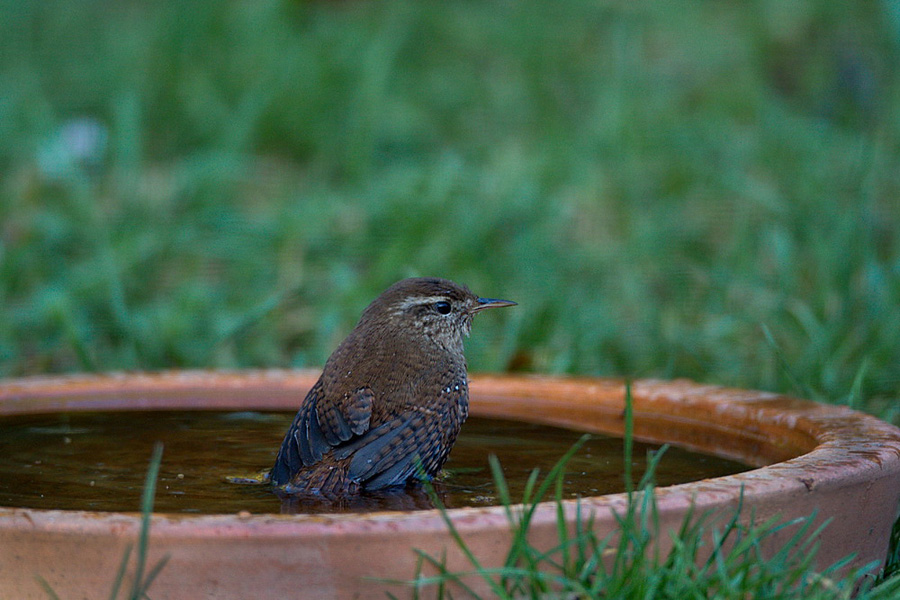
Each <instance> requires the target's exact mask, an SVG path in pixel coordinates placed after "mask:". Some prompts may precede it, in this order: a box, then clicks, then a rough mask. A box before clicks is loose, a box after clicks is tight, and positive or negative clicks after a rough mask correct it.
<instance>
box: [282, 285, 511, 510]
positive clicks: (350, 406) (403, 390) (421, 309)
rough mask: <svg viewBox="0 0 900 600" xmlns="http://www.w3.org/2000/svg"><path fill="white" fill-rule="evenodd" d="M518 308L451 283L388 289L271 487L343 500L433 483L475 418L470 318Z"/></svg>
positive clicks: (338, 358)
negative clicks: (466, 346) (467, 341)
mask: <svg viewBox="0 0 900 600" xmlns="http://www.w3.org/2000/svg"><path fill="white" fill-rule="evenodd" d="M514 304H515V302H510V301H508V300H496V299H492V298H479V297H478V296H476V295H475V294H473V293H472V292H470V291H469V289H468V288H467V287H466V286H464V285H459V284H457V283H453V282H452V281H448V280H446V279H437V278H413V279H404V280H402V281H398V282H397V283H395V284H394V285H392V286H391V287H389V288H388V289H387V290H385V291H384V292H383V293H382V294H381V295H380V296H378V298H376V299H375V300H374V301H373V302H372V303H371V304H370V305H369V306H368V307H367V308H366V309H365V310H364V311H363V313H362V317H360V320H359V323H357V325H356V327H355V328H354V329H353V331H351V332H350V334H349V335H348V336H347V338H346V339H344V341H343V342H341V344H340V345H339V346H338V347H337V349H336V350H335V351H334V353H333V354H332V355H331V356H330V357H329V358H328V360H327V361H326V363H325V368H324V370H323V371H322V375H321V376H320V377H319V380H318V381H317V382H316V384H315V385H314V386H313V387H312V389H310V391H309V393H308V394H307V395H306V398H305V399H304V400H303V402H302V404H301V405H300V410H299V411H298V412H297V416H296V417H295V418H294V421H293V423H292V424H291V427H290V429H288V432H287V434H286V435H285V437H284V441H283V442H282V444H281V449H280V450H279V452H278V457H277V458H276V459H275V466H274V467H272V470H271V471H270V473H269V481H270V482H271V483H272V484H273V485H274V486H276V487H277V488H278V490H279V492H281V493H285V494H318V495H322V496H326V497H340V496H343V495H347V494H355V493H358V492H360V491H363V490H377V489H382V488H387V487H390V486H399V485H403V484H406V483H408V482H411V481H414V480H416V479H421V478H423V477H424V478H431V477H434V476H435V475H436V474H437V473H438V472H439V471H440V469H441V467H442V466H443V465H444V462H445V461H446V460H447V457H448V455H449V453H450V449H451V448H452V447H453V443H454V442H455V441H456V436H457V435H458V434H459V430H460V426H461V425H462V423H463V421H465V420H466V416H467V415H468V412H469V383H468V374H467V370H466V358H465V356H464V354H463V338H464V337H465V336H467V335H468V334H469V331H470V329H471V327H472V317H474V316H475V314H476V313H477V312H479V311H482V310H484V309H486V308H495V307H500V306H513V305H514Z"/></svg>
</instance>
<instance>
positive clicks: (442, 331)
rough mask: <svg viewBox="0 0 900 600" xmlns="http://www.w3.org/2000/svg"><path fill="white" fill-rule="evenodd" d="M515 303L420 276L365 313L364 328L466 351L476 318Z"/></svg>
mask: <svg viewBox="0 0 900 600" xmlns="http://www.w3.org/2000/svg"><path fill="white" fill-rule="evenodd" d="M515 304H516V303H515V302H510V301H509V300H497V299H494V298H480V297H478V296H476V295H475V294H473V293H472V292H471V291H470V290H469V288H467V287H466V286H464V285H460V284H458V283H454V282H452V281H449V280H447V279H438V278H431V277H417V278H411V279H403V280H401V281H398V282H397V283H395V284H394V285H392V286H391V287H389V288H388V289H387V290H385V291H384V292H383V293H382V294H381V295H380V296H378V298H376V299H375V300H374V301H373V302H372V303H371V304H370V305H369V306H368V307H367V308H366V310H365V311H363V314H362V318H361V319H360V326H363V325H365V326H372V327H375V328H377V329H381V330H382V331H383V330H384V329H386V328H387V329H393V330H394V331H396V332H397V333H402V334H403V335H408V336H425V337H427V338H429V339H431V340H432V341H434V342H437V343H438V344H440V345H441V346H444V347H445V348H447V349H449V350H458V351H460V352H462V342H463V338H464V337H465V336H467V335H469V331H470V330H471V328H472V317H474V316H475V313H477V312H479V311H482V310H484V309H486V308H498V307H501V306H513V305H515Z"/></svg>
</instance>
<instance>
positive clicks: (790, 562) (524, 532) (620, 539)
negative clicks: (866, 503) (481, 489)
mask: <svg viewBox="0 0 900 600" xmlns="http://www.w3.org/2000/svg"><path fill="white" fill-rule="evenodd" d="M625 406H626V408H625V436H624V467H625V471H626V478H625V482H626V487H627V492H626V493H627V505H626V507H625V509H624V510H623V511H622V512H621V513H618V514H617V515H616V519H617V522H618V528H617V531H616V532H615V534H614V535H609V536H607V537H600V536H599V535H598V534H597V532H596V531H595V530H594V528H593V514H592V513H591V512H589V511H588V510H587V509H585V510H582V506H581V504H580V503H578V504H576V511H575V520H574V528H573V527H571V526H570V521H569V519H570V517H567V513H566V510H565V508H564V504H563V502H564V498H565V495H564V494H563V487H564V480H565V477H566V469H567V463H568V461H569V459H570V458H571V457H572V455H574V453H575V452H576V451H577V450H578V448H579V446H580V445H581V444H582V443H583V442H584V441H585V440H586V439H587V437H588V436H584V437H583V438H582V439H581V440H580V441H579V442H578V443H576V444H575V445H574V446H573V447H572V449H571V450H570V451H569V452H568V453H567V454H566V455H565V456H563V457H562V458H561V459H560V460H559V461H558V462H557V463H556V465H555V466H554V467H553V468H552V469H551V470H550V471H549V472H548V473H547V474H546V475H545V476H544V478H543V480H540V475H539V473H538V472H537V470H535V471H534V472H533V473H532V476H531V478H530V480H529V485H528V486H527V487H526V490H525V492H524V494H523V497H522V498H521V499H518V498H516V499H514V498H511V497H510V495H509V491H508V488H507V486H506V481H505V478H504V475H503V471H502V469H501V467H500V465H499V463H498V462H497V460H496V458H495V457H491V468H492V472H493V476H494V485H495V487H496V489H497V491H498V496H499V498H500V500H501V502H502V504H503V506H504V508H505V509H506V516H507V520H508V521H509V525H510V530H511V534H512V536H511V537H512V542H511V544H510V549H509V551H508V553H507V556H506V558H505V560H504V562H503V564H502V565H501V566H499V567H490V566H485V565H484V564H483V563H482V562H481V561H480V560H479V559H478V557H476V556H475V554H474V553H473V552H472V551H471V550H470V549H469V547H468V546H467V544H466V541H465V539H464V537H463V535H462V534H460V532H458V531H457V530H456V528H455V526H454V524H453V521H452V520H451V518H450V515H449V513H448V512H447V511H446V510H445V509H444V508H443V506H442V505H441V503H440V499H439V497H438V496H437V494H435V493H434V491H433V490H432V494H431V495H432V500H433V501H434V502H435V503H436V504H437V505H438V507H439V508H440V511H441V515H442V516H443V518H444V521H445V523H446V525H447V527H448V528H449V530H450V532H451V535H452V537H453V539H454V541H455V544H456V546H457V548H458V550H459V551H460V552H461V554H462V556H464V557H465V559H466V560H467V561H468V562H469V564H470V566H471V570H468V571H462V572H460V571H453V570H450V569H448V568H447V567H446V561H445V558H446V556H445V555H444V556H441V557H435V556H431V555H429V554H427V553H423V552H420V553H419V555H420V562H419V570H418V573H417V575H416V577H415V579H414V580H413V581H410V582H406V583H407V584H408V585H410V586H411V587H412V588H413V597H415V598H418V597H419V596H420V594H422V593H424V594H425V595H426V596H427V597H433V596H435V597H437V598H451V597H453V594H454V593H456V594H460V593H462V594H463V595H464V596H465V597H472V598H480V597H490V598H503V599H512V598H566V599H575V598H623V599H629V598H635V599H638V598H654V599H668V598H672V599H679V600H680V599H682V598H720V599H727V598H734V599H741V600H742V599H745V598H772V599H774V598H785V599H786V598H815V599H822V600H825V599H849V598H851V597H856V598H865V599H875V598H894V597H896V596H897V594H898V593H900V578H893V579H889V580H887V581H886V582H884V583H882V584H881V585H879V586H877V587H873V585H872V578H871V569H870V568H869V569H866V568H863V569H859V570H857V571H854V572H851V573H847V572H846V560H842V561H839V562H838V563H836V564H834V565H831V566H829V567H827V568H825V569H824V570H816V568H815V566H814V561H815V557H816V551H817V543H816V534H817V533H818V530H817V529H816V530H814V529H813V527H812V524H813V518H812V515H811V516H810V517H809V518H806V519H800V520H798V521H794V522H787V523H781V522H779V520H778V518H777V517H775V518H771V519H769V520H767V521H765V522H761V523H757V522H754V519H753V518H752V517H751V518H750V519H749V523H748V519H747V514H746V513H745V511H744V509H742V506H741V505H739V506H738V507H737V509H736V510H735V512H734V514H733V515H731V517H730V518H726V519H725V520H724V522H723V521H721V520H720V521H714V520H712V519H711V516H712V515H711V514H701V515H697V514H689V515H687V516H686V517H685V520H684V521H683V523H682V524H681V527H680V529H679V530H678V531H663V530H662V529H661V527H660V524H659V520H658V513H657V508H656V496H655V491H654V485H653V478H654V471H655V469H656V465H657V464H658V462H659V460H660V459H661V458H662V455H663V453H664V452H665V447H664V448H663V449H662V450H661V451H660V452H658V453H656V454H655V455H654V456H652V457H650V458H649V460H648V468H647V470H646V472H645V474H644V476H643V477H642V480H641V482H640V483H639V484H638V486H637V487H636V488H635V486H634V485H633V484H632V483H631V481H632V480H631V479H630V478H629V477H628V475H630V473H629V471H630V465H631V456H632V441H633V414H632V410H631V409H632V405H631V397H630V394H629V393H628V392H627V391H626V404H625ZM546 501H550V502H551V503H553V504H555V506H556V515H557V532H558V540H557V545H555V546H553V547H551V548H549V549H543V548H537V547H535V546H533V545H532V543H531V541H530V540H529V530H530V526H531V522H532V519H533V517H534V514H535V511H536V509H537V506H538V504H539V503H541V502H546ZM742 512H744V513H745V514H742ZM725 516H726V517H727V515H725ZM739 517H741V518H740V519H739ZM825 526H827V524H823V525H821V526H820V528H821V527H825ZM784 528H793V533H792V534H791V535H790V537H789V539H788V540H787V541H786V542H784V543H783V545H780V546H779V547H778V549H777V550H773V549H772V548H771V547H770V548H768V549H764V547H765V546H766V538H768V537H769V536H772V535H774V534H777V533H778V532H779V531H781V530H783V529H784ZM667 537H668V538H670V539H671V541H672V545H671V549H669V550H667V551H661V550H660V548H659V546H657V542H658V541H659V540H661V539H665V538H667ZM841 569H844V572H843V573H842V574H840V575H839V572H840V570H841ZM866 572H869V574H868V576H864V574H865V573H866ZM478 581H480V582H481V584H482V585H481V586H480V587H481V588H486V589H488V590H489V594H488V595H485V594H483V593H479V591H478V587H479V586H477V585H476V582H478ZM395 583H396V582H395ZM854 595H855V596H854Z"/></svg>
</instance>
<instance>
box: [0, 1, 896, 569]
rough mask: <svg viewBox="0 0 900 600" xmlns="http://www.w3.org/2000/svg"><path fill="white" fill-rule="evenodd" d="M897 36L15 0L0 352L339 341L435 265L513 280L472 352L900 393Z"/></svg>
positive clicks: (355, 10) (846, 14) (428, 12)
mask: <svg viewBox="0 0 900 600" xmlns="http://www.w3.org/2000/svg"><path fill="white" fill-rule="evenodd" d="M898 56H900V11H898V9H897V3H896V2H894V1H893V0H873V1H872V2H865V3H841V2H813V1H811V0H810V1H806V0H799V1H796V2H775V1H762V0H760V1H758V2H741V1H737V0H726V1H721V2H703V1H700V0H697V1H693V0H692V1H689V2H673V1H669V0H663V1H659V2H629V3H620V2H610V1H593V0H590V1H589V0H567V1H566V2H552V1H550V0H526V1H522V2H513V3H510V2H500V1H493V0H492V1H489V2H482V3H469V2H460V1H458V0H452V1H449V2H438V1H432V0H426V1H423V2H411V1H408V0H400V1H397V2H390V3H384V2H371V1H362V0H354V1H344V2H310V1H305V0H263V1H259V2H252V3H251V2H232V3H227V4H223V3H221V2H214V1H213V0H197V1H195V2H191V3H190V4H187V3H178V2H170V1H165V0H154V1H150V2H118V3H111V2H109V1H108V0H87V1H84V2H78V3H74V4H73V3H71V2H64V1H63V0H44V1H41V2H37V1H25V2H18V1H13V0H0V79H2V81H3V86H2V88H3V89H2V90H0V311H2V312H0V376H6V377H9V376H21V375H30V374H38V373H47V372H67V371H80V370H104V371H105V370H113V369H164V368H191V367H202V368H210V367H211V368H241V367H270V366H284V367H291V366H316V365H321V364H322V363H323V362H324V360H325V358H326V357H327V356H328V354H329V353H330V352H331V350H333V348H334V347H335V346H336V344H337V342H338V341H339V340H340V339H341V338H342V337H343V336H344V335H345V334H346V333H347V332H348V331H349V329H350V328H351V327H352V326H353V324H354V322H355V319H356V318H357V317H358V315H359V312H360V311H361V309H362V308H363V307H364V306H365V304H366V303H367V302H368V301H369V300H370V299H371V298H372V297H374V296H375V295H376V294H377V293H378V292H379V291H380V290H382V289H383V288H385V287H386V286H387V285H389V284H390V283H392V282H393V281H395V280H396V279H399V278H401V277H404V276H408V275H426V274H427V275H442V276H446V277H449V278H452V279H455V280H459V281H463V282H466V283H468V284H469V285H470V286H471V287H472V288H473V289H474V290H475V291H477V292H479V293H481V294H483V295H486V296H495V297H508V298H510V299H512V300H516V301H517V302H519V306H518V307H516V308H515V310H510V311H504V313H503V314H496V315H490V316H487V317H481V318H480V319H479V322H478V323H477V324H476V326H475V331H474V332H473V336H472V338H471V339H470V342H469V345H468V350H467V352H468V357H469V364H470V367H471V369H472V370H473V371H533V372H542V373H572V374H590V375H618V376H623V375H624V376H628V377H644V376H653V377H689V378H693V379H696V380H700V381H703V382H709V383H720V384H725V385H733V386H740V387H748V388H759V389H767V390H775V391H779V392H785V393H789V394H795V395H801V396H806V397H810V398H813V399H816V400H822V401H826V402H837V403H846V404H850V405H853V406H855V407H858V408H860V409H863V410H866V411H869V412H871V413H873V414H876V415H878V416H880V417H882V418H885V419H887V420H891V421H894V422H900V408H898V406H900V405H898V403H897V398H898V397H900V311H898V310H897V306H898V305H900V276H898V275H900V222H898V220H897V218H896V215H897V214H900V169H897V168H896V165H898V164H900V119H898V117H897V115H900V77H898V65H900V60H898ZM894 548H895V550H893V551H892V552H894V555H896V546H894Z"/></svg>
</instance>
